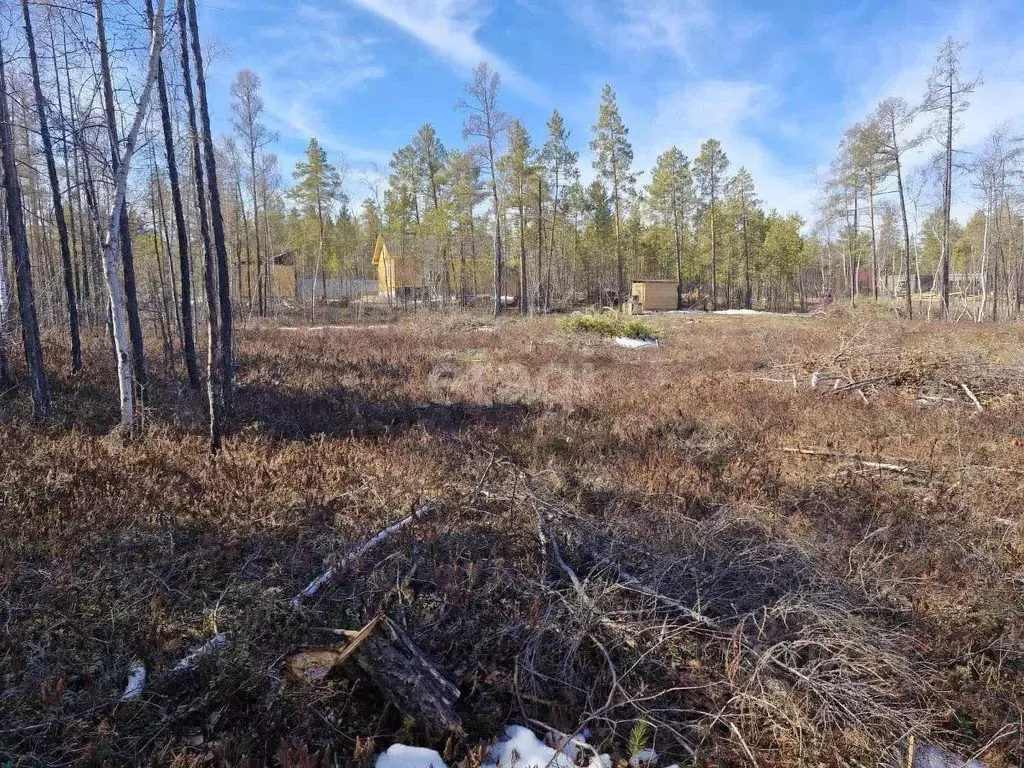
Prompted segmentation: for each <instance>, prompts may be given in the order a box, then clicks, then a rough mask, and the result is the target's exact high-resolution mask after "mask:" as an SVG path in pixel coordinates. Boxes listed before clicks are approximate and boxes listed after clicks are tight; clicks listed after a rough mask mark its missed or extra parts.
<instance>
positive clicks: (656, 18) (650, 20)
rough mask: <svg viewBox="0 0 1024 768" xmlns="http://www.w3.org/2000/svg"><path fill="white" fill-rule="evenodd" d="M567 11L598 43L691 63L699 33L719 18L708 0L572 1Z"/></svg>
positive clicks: (622, 49) (711, 25) (613, 48)
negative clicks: (668, 56)
mask: <svg viewBox="0 0 1024 768" xmlns="http://www.w3.org/2000/svg"><path fill="white" fill-rule="evenodd" d="M567 10H568V13H569V15H570V16H571V17H572V18H573V19H574V20H575V21H576V22H577V23H578V24H580V25H582V26H583V28H584V29H586V30H587V31H588V32H589V33H590V35H591V36H592V37H593V38H594V40H595V42H597V43H598V45H601V46H606V47H610V48H611V49H612V50H617V51H619V52H624V53H628V54H637V53H654V52H660V53H667V54H669V55H670V56H671V57H674V58H679V59H682V60H684V61H688V62H689V61H691V53H692V49H693V43H694V42H695V40H696V39H697V36H699V35H700V34H701V33H702V32H705V31H707V30H708V29H711V28H712V27H713V26H714V24H715V20H716V19H715V14H714V11H713V10H712V8H711V6H710V4H709V3H708V2H707V0H569V3H568V4H567Z"/></svg>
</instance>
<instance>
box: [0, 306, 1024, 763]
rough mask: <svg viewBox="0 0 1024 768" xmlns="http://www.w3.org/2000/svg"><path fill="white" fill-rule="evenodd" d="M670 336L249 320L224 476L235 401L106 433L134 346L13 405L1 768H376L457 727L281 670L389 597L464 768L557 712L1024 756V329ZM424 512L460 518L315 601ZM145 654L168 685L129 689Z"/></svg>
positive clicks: (876, 748)
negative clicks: (278, 766)
mask: <svg viewBox="0 0 1024 768" xmlns="http://www.w3.org/2000/svg"><path fill="white" fill-rule="evenodd" d="M659 325H660V326H661V328H662V329H663V330H664V335H663V340H662V346H661V348H659V349H647V350H640V351H631V350H624V349H621V348H617V347H614V346H612V345H610V344H609V343H607V342H601V341H598V340H595V339H589V338H587V337H583V336H566V335H565V334H564V333H562V332H560V330H559V329H558V328H557V327H556V324H555V322H554V321H551V320H530V321H526V320H512V319H510V320H506V321H502V322H500V323H498V324H497V325H496V326H494V325H491V324H490V323H489V321H486V320H483V319H482V318H479V317H471V316H461V317H454V318H441V317H429V316H424V315H420V316H417V317H415V318H409V319H407V320H405V321H403V322H401V323H400V324H397V325H394V326H390V327H385V328H374V329H371V330H366V331H353V330H344V329H336V330H330V329H327V330H323V331H317V332H313V333H310V332H305V331H285V330H275V329H273V328H261V329H250V330H247V331H243V332H242V333H241V343H240V345H239V347H240V351H239V355H240V373H239V392H238V401H237V408H236V413H235V415H234V417H233V421H232V433H231V436H230V437H229V439H228V441H227V445H228V449H227V451H226V452H225V453H224V454H223V455H222V456H221V457H219V458H218V459H217V460H216V461H212V462H211V461H210V459H209V457H208V455H207V453H206V449H205V444H204V440H203V433H204V430H203V426H202V398H201V397H199V396H193V395H191V394H190V393H189V392H187V391H186V390H185V389H184V388H183V387H182V386H181V385H180V383H179V382H178V381H177V379H175V378H173V377H171V376H170V375H169V374H168V373H166V372H163V371H160V370H159V369H158V368H157V367H156V366H154V372H153V374H152V377H153V378H154V379H155V381H154V384H153V391H152V393H151V397H150V402H151V403H152V404H153V405H152V407H151V409H150V410H149V411H148V412H147V415H146V419H147V424H146V430H145V435H144V437H143V439H141V440H139V441H137V442H134V443H130V444H127V445H125V444H122V443H120V442H118V441H115V440H113V439H111V438H109V437H105V434H106V433H107V431H108V429H109V428H110V427H111V426H112V425H113V424H114V423H115V422H116V418H117V414H116V411H115V409H114V406H115V404H114V403H113V402H112V397H111V393H112V392H114V387H113V383H112V382H113V370H112V366H111V360H110V357H109V353H108V352H107V351H106V350H105V348H104V347H103V345H102V343H101V340H94V341H93V346H92V347H91V348H90V349H89V350H88V361H87V362H88V365H89V373H88V374H87V375H85V376H83V377H81V378H78V379H69V378H66V377H63V378H62V377H58V378H57V379H56V381H55V382H54V384H55V389H56V402H57V407H58V416H57V417H55V420H54V422H53V423H52V424H49V425H45V426H30V425H29V424H28V423H27V421H26V413H27V405H26V404H25V403H24V402H23V401H22V400H20V399H15V398H14V397H13V396H12V395H8V396H7V397H6V398H5V399H4V400H3V401H0V407H2V408H3V416H4V418H3V420H2V422H0V467H2V475H0V504H2V506H3V510H4V512H3V514H4V522H5V531H4V537H3V540H2V542H0V675H2V693H0V762H2V761H4V760H13V761H16V760H18V759H21V758H24V759H25V761H26V762H25V764H27V765H31V764H40V765H67V764H72V763H74V764H102V763H110V764H119V763H127V762H153V763H155V764H164V765H167V764H172V763H173V764H177V765H191V764H197V765H198V764H205V763H217V764H236V763H237V762H238V761H239V760H240V759H241V758H242V756H243V755H246V756H248V757H249V758H250V759H251V760H252V761H253V763H254V764H261V763H263V762H265V761H271V762H281V760H282V758H281V755H282V754H283V753H282V751H281V750H298V749H299V748H300V747H306V746H308V748H309V750H310V751H311V752H316V751H319V752H320V753H321V756H322V757H323V758H325V759H326V756H327V755H328V754H333V755H335V756H337V757H338V759H340V760H342V761H348V762H351V763H352V764H356V763H357V762H358V760H357V758H358V757H360V756H363V757H365V754H364V753H365V751H366V747H365V739H366V738H367V737H373V738H374V739H375V740H376V743H377V745H378V746H384V745H386V743H387V742H388V740H389V739H392V738H399V737H401V738H417V737H418V738H421V739H422V738H425V736H424V734H420V733H419V732H418V729H417V725H416V724H415V723H410V722H403V718H402V716H401V713H398V712H396V711H394V709H393V708H391V707H389V706H387V705H385V704H384V703H383V702H382V701H380V700H379V697H377V696H375V694H374V692H373V690H372V688H370V687H369V685H368V682H367V681H366V680H365V679H364V678H363V677H361V675H360V673H359V671H358V670H356V669H355V667H352V668H351V669H349V668H348V667H346V668H344V669H343V670H341V672H340V673H338V674H335V675H333V676H332V677H330V678H329V679H328V680H327V681H325V682H324V683H323V684H320V685H317V686H315V687H312V688H300V687H295V686H291V685H286V686H285V687H284V688H283V689H281V690H277V686H276V685H275V681H276V679H277V677H278V672H279V670H280V664H281V661H282V659H283V658H284V657H285V656H286V655H287V654H288V653H289V652H290V651H292V650H294V649H296V648H300V647H305V646H311V645H312V646H316V645H322V644H324V643H327V642H331V640H330V636H329V635H327V634H326V633H324V632H323V631H322V628H324V627H332V628H346V629H357V628H359V627H360V626H362V625H363V624H364V623H365V622H366V621H367V619H369V618H370V617H372V616H373V615H374V614H375V613H376V612H377V610H378V609H380V608H381V607H385V608H386V609H387V611H388V614H389V615H390V616H391V618H392V619H393V620H395V621H396V622H398V623H400V624H403V625H404V626H405V627H406V628H407V630H408V631H409V633H410V634H411V635H412V636H413V637H414V638H415V640H416V641H417V642H418V643H419V644H420V645H421V647H423V648H424V649H425V650H426V651H427V652H428V653H429V654H430V655H431V656H432V657H433V658H434V659H435V660H436V661H437V663H438V665H439V666H441V667H442V668H443V669H444V670H445V671H446V672H447V673H448V674H449V675H450V676H451V677H452V679H453V680H455V681H456V682H457V683H458V685H459V686H460V688H461V690H462V698H461V701H460V713H461V714H462V716H463V719H464V722H465V724H466V728H467V731H468V734H469V738H468V740H467V742H466V743H464V744H462V745H456V749H455V753H456V757H458V756H461V755H464V754H466V749H468V748H469V747H470V746H471V745H472V744H473V743H475V741H477V740H479V739H486V738H489V737H491V736H492V735H494V734H495V733H496V732H497V731H498V730H499V727H500V725H501V724H503V723H505V722H507V721H509V720H516V721H520V722H525V721H526V720H529V719H532V720H536V721H542V722H545V723H549V724H550V725H552V726H557V727H559V728H561V729H562V730H571V729H572V728H574V727H576V726H577V725H579V724H580V723H583V722H585V723H586V724H588V725H589V726H590V727H591V728H592V729H594V731H595V732H596V734H597V735H598V737H599V738H607V739H610V740H611V741H612V743H613V744H616V745H618V748H619V749H621V748H622V746H623V745H624V744H625V743H626V741H627V737H628V734H629V732H630V730H631V728H632V727H633V725H634V724H635V722H636V721H637V720H638V719H641V718H642V719H644V720H646V721H647V722H649V723H651V726H652V734H653V736H652V738H653V740H654V745H655V747H656V748H657V749H658V750H659V751H661V752H663V753H665V754H668V755H675V756H677V757H678V758H679V759H680V760H682V761H692V760H694V758H693V753H695V754H696V760H698V761H700V762H701V764H709V765H710V764H716V765H728V764H734V765H740V764H753V763H754V762H755V761H756V764H757V765H760V766H784V765H812V764H828V765H831V764H836V765H839V764H844V763H846V762H847V761H850V760H857V761H860V763H861V764H875V763H879V762H881V763H889V764H898V763H899V760H900V759H901V756H902V754H903V752H904V751H905V749H906V741H907V737H908V736H909V735H910V734H911V733H913V734H915V735H916V738H917V740H918V742H919V743H921V742H922V741H927V740H934V741H938V742H942V743H948V744H949V745H950V746H952V747H954V748H956V749H957V750H959V751H960V752H961V753H962V754H975V753H977V754H983V755H984V757H985V758H986V759H987V760H989V761H990V762H991V763H992V764H993V765H996V766H1009V765H1015V764H1019V762H1020V761H1021V760H1022V759H1024V742H1022V735H1021V714H1020V713H1021V709H1022V704H1024V702H1022V694H1021V691H1024V599H1022V597H1021V595H1022V594H1024V511H1022V508H1024V504H1022V501H1021V499H1022V498H1024V474H1022V470H1024V462H1022V461H1021V457H1022V453H1024V448H1022V445H1024V384H1022V381H1024V352H1022V348H1021V345H1020V342H1019V339H1020V335H1019V334H1020V330H1019V328H1017V327H1010V326H1001V327H993V326H970V327H968V326H957V327H946V326H939V325H933V326H927V325H919V324H915V325H910V326H906V325H896V324H891V323H888V322H886V321H884V320H879V319H868V320H864V319H863V318H862V317H860V316H852V317H851V316H847V317H835V318H824V319H815V320H797V319H792V318H756V319H754V318H729V317H714V318H707V319H703V318H702V319H701V320H700V321H699V322H696V323H694V322H693V321H692V319H688V318H684V317H673V318H667V317H666V318H663V319H660V320H659ZM56 355H57V351H56V349H54V350H53V351H52V354H51V356H50V357H51V359H55V358H56ZM816 372H817V373H818V374H819V376H818V377H817V383H818V387H817V389H812V388H811V385H810V380H811V375H812V374H814V373H816ZM835 382H839V384H838V390H839V391H833V390H834V389H835V388H837V384H836V383H835ZM964 384H966V385H967V389H969V390H970V391H971V392H972V393H973V394H974V396H975V397H976V398H977V400H978V401H979V402H980V404H981V406H982V410H981V411H980V412H979V411H978V408H977V407H976V405H975V404H974V402H973V400H972V399H971V398H970V397H969V396H968V395H967V393H966V391H965V389H964V387H963V386H962V385H964ZM851 385H852V386H851ZM785 448H800V449H810V450H812V451H813V452H814V453H812V454H801V453H794V452H791V451H785V450H783V449H785ZM879 465H881V466H879ZM883 466H884V467H898V468H900V470H901V471H895V470H893V469H885V468H882V467H883ZM420 499H437V500H439V502H440V508H441V511H440V513H439V514H437V515H436V516H434V517H433V518H431V520H430V522H427V523H423V524H421V525H420V526H418V527H417V528H416V529H415V533H403V534H402V535H400V536H398V537H397V538H396V539H395V540H394V541H391V542H389V543H388V545H387V546H386V547H384V548H383V550H382V551H380V552H379V553H378V554H377V555H376V556H374V557H373V558H372V559H370V560H369V561H368V562H366V563H364V564H363V565H362V567H360V568H358V569H356V570H355V571H354V572H352V573H350V574H348V575H347V576H346V577H345V578H343V579H342V580H340V581H339V583H338V584H337V585H336V587H335V588H334V589H332V590H330V591H328V592H326V593H324V594H323V595H321V596H320V597H319V598H318V599H317V600H315V601H312V602H311V603H310V604H309V605H307V606H305V607H304V608H303V609H302V610H301V611H299V612H294V611H292V610H291V609H290V608H289V607H288V602H287V600H288V598H290V597H291V596H292V595H294V594H295V593H297V592H298V591H299V589H301V588H302V587H303V586H305V584H306V583H308V582H309V581H310V579H312V578H313V577H314V576H316V575H318V574H319V573H320V572H321V571H322V570H323V568H324V567H325V565H328V564H330V563H331V562H334V561H336V560H337V559H339V558H340V557H342V556H343V555H344V553H345V552H347V551H348V550H349V549H350V548H351V547H352V546H354V545H356V544H358V543H359V542H361V541H363V540H365V539H366V538H368V537H369V536H371V535H373V534H374V533H375V532H377V531H378V530H380V529H382V528H384V527H385V526H386V525H388V524H389V523H392V522H394V521H395V520H397V519H398V518H399V517H401V516H403V515H404V514H406V513H407V512H408V510H409V509H410V508H411V506H412V505H413V504H414V503H415V502H416V501H417V500H420ZM538 526H540V528H541V529H542V530H543V531H544V532H545V536H546V538H547V539H549V544H548V545H547V546H542V544H541V541H540V539H539V536H538ZM559 558H561V559H562V562H563V563H564V565H565V568H563V567H561V565H560V563H559ZM570 571H571V572H572V574H573V575H574V576H576V577H578V579H579V581H578V583H577V584H575V585H574V584H573V581H572V578H571V577H570V575H569V572H570ZM620 571H626V572H628V574H629V575H630V576H631V577H632V579H633V581H631V580H630V579H629V578H626V577H624V576H623V574H622V573H621V572H620ZM637 582H641V583H642V584H643V585H645V586H644V587H643V588H638V587H637ZM659 595H660V596H659ZM687 611H689V612H687ZM694 613H696V614H698V615H699V616H698V617H696V618H695V616H694ZM216 631H223V632H228V633H229V634H230V637H231V643H230V644H229V645H228V646H227V647H226V648H225V649H224V650H223V651H222V652H221V653H219V654H217V655H216V656H214V657H212V658H211V659H208V660H207V661H205V662H204V663H203V664H202V665H201V667H200V671H199V673H198V674H197V675H192V676H185V677H180V676H173V675H171V674H169V671H170V669H171V667H173V665H174V664H175V663H176V662H177V661H178V660H179V659H181V658H182V656H184V655H185V653H187V651H188V650H189V649H190V648H192V647H194V646H196V645H199V644H201V643H202V642H204V641H205V640H207V639H209V638H210V637H211V636H212V635H213V634H214V633H215V632H216ZM135 659H141V660H143V661H145V663H146V665H147V667H148V668H149V670H150V679H149V682H148V685H147V688H146V692H145V694H144V695H143V697H142V699H141V700H140V701H139V702H135V703H118V697H119V695H120V692H121V690H122V689H123V688H124V685H125V681H126V679H127V674H128V669H129V666H130V665H131V663H132V662H133V660H135ZM410 730H411V731H413V732H414V733H413V735H412V736H410V734H409V733H408V732H409V731H410ZM357 739H361V740H360V741H359V742H358V744H357ZM285 762H287V760H285ZM292 764H296V763H294V762H293V763H292Z"/></svg>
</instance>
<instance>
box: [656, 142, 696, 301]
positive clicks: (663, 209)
mask: <svg viewBox="0 0 1024 768" xmlns="http://www.w3.org/2000/svg"><path fill="white" fill-rule="evenodd" d="M647 196H648V200H649V202H650V206H651V208H652V209H653V210H654V211H655V212H657V213H658V214H659V215H660V216H661V217H662V219H663V220H664V221H665V222H666V223H667V224H668V225H670V226H671V227H672V235H673V238H672V239H673V244H674V246H675V257H676V307H677V308H678V309H682V308H683V233H684V231H685V228H686V222H687V220H688V218H689V215H690V208H691V206H692V203H693V176H692V175H691V173H690V160H689V158H688V157H686V155H684V154H683V153H682V152H680V151H679V148H678V147H672V148H670V149H669V150H667V151H666V152H664V153H663V154H662V155H661V156H659V157H658V159H657V161H656V162H655V165H654V169H653V170H652V171H651V183H650V184H649V185H648V187H647Z"/></svg>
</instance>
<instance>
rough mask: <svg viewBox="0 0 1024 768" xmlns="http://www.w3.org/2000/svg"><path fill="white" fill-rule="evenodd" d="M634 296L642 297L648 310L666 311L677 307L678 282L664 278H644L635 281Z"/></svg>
mask: <svg viewBox="0 0 1024 768" xmlns="http://www.w3.org/2000/svg"><path fill="white" fill-rule="evenodd" d="M632 295H633V296H638V297H639V298H640V305H641V306H642V307H643V309H644V311H646V312H665V311H668V310H673V309H676V307H677V299H676V283H675V282H672V281H663V280H658V281H654V280H643V281H637V282H635V283H633V291H632Z"/></svg>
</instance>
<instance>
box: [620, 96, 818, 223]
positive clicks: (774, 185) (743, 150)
mask: <svg viewBox="0 0 1024 768" xmlns="http://www.w3.org/2000/svg"><path fill="white" fill-rule="evenodd" d="M777 97H778V94H777V93H776V92H775V90H774V89H773V88H771V87H769V86H767V85H764V84H762V83H758V82H755V81H746V80H706V81H702V82H699V83H695V84H692V85H689V86H686V87H683V88H680V89H679V90H677V91H674V92H672V93H670V94H669V95H667V96H665V97H663V98H661V99H659V100H658V102H657V103H656V105H655V108H654V111H653V114H652V115H650V116H649V117H648V119H647V121H646V122H645V123H641V125H646V127H644V128H643V129H642V130H640V131H638V132H637V134H636V137H635V141H636V144H637V146H636V157H637V162H638V164H639V165H641V167H644V168H648V169H649V168H650V167H651V166H652V165H653V163H654V160H655V158H656V156H657V154H658V153H660V152H663V151H665V150H666V149H667V148H668V147H669V146H671V145H673V144H675V145H677V146H678V147H679V148H680V149H682V150H683V152H684V153H686V154H688V155H690V156H691V158H692V156H693V155H695V154H696V153H697V152H698V151H699V149H700V145H701V143H702V142H703V141H705V140H707V139H709V138H712V137H713V138H716V139H718V140H719V141H720V142H722V145H723V147H724V149H725V151H726V153H727V154H728V156H729V160H730V168H729V173H730V174H731V173H735V172H736V171H737V170H738V169H739V168H740V167H741V166H743V167H746V169H747V170H748V171H750V173H751V174H752V175H753V177H754V182H755V184H756V187H757V192H758V196H759V197H760V198H761V199H763V200H764V201H765V205H767V206H769V207H776V208H778V209H779V210H780V211H782V212H789V211H795V212H797V213H799V214H800V215H801V216H803V217H804V218H805V219H809V218H810V216H811V214H812V212H813V199H814V179H813V173H812V170H811V169H809V168H794V167H792V166H790V165H787V164H785V163H783V162H781V161H780V160H779V159H778V158H777V157H776V156H775V154H774V153H773V152H772V151H770V149H769V148H768V147H767V145H766V144H765V142H764V140H763V139H762V138H761V136H762V134H763V132H764V131H765V129H766V127H769V126H771V125H772V124H773V122H774V112H775V107H776V103H777Z"/></svg>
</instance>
